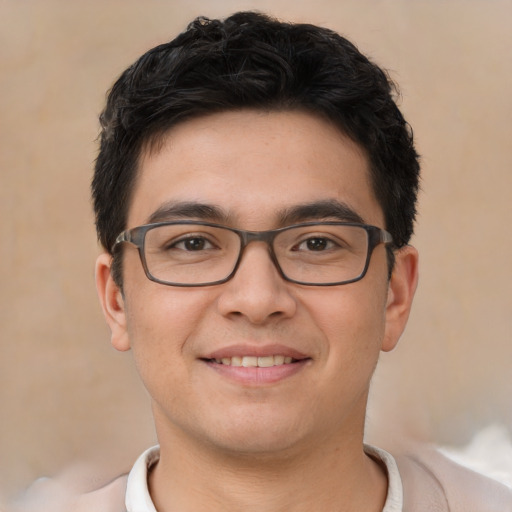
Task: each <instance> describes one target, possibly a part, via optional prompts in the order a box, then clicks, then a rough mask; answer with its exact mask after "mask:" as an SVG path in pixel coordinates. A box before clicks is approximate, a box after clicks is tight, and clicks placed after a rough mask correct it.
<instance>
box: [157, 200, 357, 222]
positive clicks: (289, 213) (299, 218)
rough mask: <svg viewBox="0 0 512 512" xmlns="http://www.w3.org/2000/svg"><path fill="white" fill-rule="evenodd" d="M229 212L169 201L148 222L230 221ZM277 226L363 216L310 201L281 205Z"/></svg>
mask: <svg viewBox="0 0 512 512" xmlns="http://www.w3.org/2000/svg"><path fill="white" fill-rule="evenodd" d="M232 217H233V216H232V215H230V214H228V213H227V212H226V211H225V210H224V209H223V208H221V207H220V206H218V205H214V204H207V203H198V202H194V201H185V202H175V201H169V202H167V203H164V204H163V205H161V206H160V207H159V208H158V209H157V210H155V211H154V212H153V213H152V214H151V215H150V216H149V218H148V221H147V222H148V224H153V223H157V222H167V221H171V220H175V219H199V220H204V221H210V222H216V223H219V224H225V225H230V219H232ZM277 219H278V225H279V226H289V225H291V224H297V223H300V222H306V221H313V220H321V219H324V220H328V219H330V220H333V219H334V220H338V221H342V222H354V223H357V224H364V220H363V218H362V217H361V216H360V215H359V214H358V213H357V212H356V211H355V210H354V209H353V208H351V207H350V206H349V205H348V204H346V203H344V202H341V201H337V200H335V199H326V200H321V201H313V202H311V203H304V204H298V205H294V206H290V207H287V208H284V209H283V210H281V211H279V213H278V215H277Z"/></svg>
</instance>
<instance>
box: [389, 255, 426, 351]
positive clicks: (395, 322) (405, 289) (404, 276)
mask: <svg viewBox="0 0 512 512" xmlns="http://www.w3.org/2000/svg"><path fill="white" fill-rule="evenodd" d="M417 284H418V251H417V250H416V249H415V248H414V247H412V246H410V245H407V246H405V247H402V248H401V249H399V250H398V251H396V253H395V265H394V267H393V273H392V275H391V279H390V282H389V285H388V300H387V304H386V329H385V333H384V339H383V341H382V350H383V351H384V352H389V351H390V350H393V349H394V348H395V347H396V345H397V343H398V340H399V339H400V336H401V335H402V333H403V331H404V329H405V326H406V324H407V320H408V318H409V313H410V311H411V306H412V300H413V298H414V293H415V292H416V286H417Z"/></svg>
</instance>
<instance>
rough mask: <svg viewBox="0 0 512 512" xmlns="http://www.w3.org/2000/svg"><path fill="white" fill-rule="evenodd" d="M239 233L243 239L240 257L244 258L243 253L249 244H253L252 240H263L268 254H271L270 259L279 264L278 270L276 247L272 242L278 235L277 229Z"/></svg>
mask: <svg viewBox="0 0 512 512" xmlns="http://www.w3.org/2000/svg"><path fill="white" fill-rule="evenodd" d="M238 234H239V236H240V240H241V246H240V256H239V259H240V260H241V259H242V256H243V253H244V251H245V249H246V248H247V246H248V245H249V244H251V243H252V242H261V243H262V244H264V245H266V249H267V254H268V255H269V257H270V259H271V260H272V263H273V264H274V265H275V266H277V268H278V270H280V268H279V264H278V262H277V259H276V255H275V253H274V248H273V247H272V242H273V240H274V238H275V237H276V234H277V233H276V232H275V231H242V230H241V231H238Z"/></svg>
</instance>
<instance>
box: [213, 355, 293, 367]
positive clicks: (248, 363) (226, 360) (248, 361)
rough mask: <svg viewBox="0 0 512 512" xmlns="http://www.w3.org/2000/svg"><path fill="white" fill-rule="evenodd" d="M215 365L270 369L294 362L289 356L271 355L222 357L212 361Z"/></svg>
mask: <svg viewBox="0 0 512 512" xmlns="http://www.w3.org/2000/svg"><path fill="white" fill-rule="evenodd" d="M212 361H215V362H216V363H217V364H222V365H225V366H242V367H244V368H256V367H258V368H270V367H271V366H281V365H283V364H291V363H293V362H294V361H296V360H294V359H293V358H292V357H290V356H282V355H275V356H274V355H271V356H260V357H256V356H241V357H240V356H234V357H223V358H221V359H213V360H212Z"/></svg>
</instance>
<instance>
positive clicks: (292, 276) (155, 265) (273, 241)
mask: <svg viewBox="0 0 512 512" xmlns="http://www.w3.org/2000/svg"><path fill="white" fill-rule="evenodd" d="M392 241H393V239H392V237H391V235H390V234H389V233H388V232H387V231H385V230H383V229H380V228H378V227H375V226H368V225H365V224H354V223H347V222H307V223H303V224H296V225H293V226H287V227H284V228H280V229H273V230H270V231H244V230H241V229H234V228H229V227H226V226H221V225H218V224H213V223H209V222H202V221H173V222H159V223H156V224H146V225H144V226H139V227H136V228H133V229H127V230H126V231H123V232H122V233H121V234H120V235H119V236H118V237H117V239H116V241H115V243H114V246H113V248H112V253H114V250H115V248H116V247H117V246H118V245H119V244H121V243H123V242H128V243H131V244H133V245H135V246H136V247H137V248H138V250H139V255H140V259H141V262H142V266H143V267H144V271H145V273H146V276H147V277H148V279H150V280H151V281H155V282H157V283H161V284H165V285H169V286H211V285H216V284H221V283H225V282H226V281H228V280H229V279H231V278H232V277H233V276H234V275H235V272H236V270H237V268H238V266H239V265H240V261H241V259H242V256H243V252H244V250H245V248H246V247H247V245H248V244H250V243H252V242H263V243H266V244H267V245H268V250H269V255H270V258H271V259H272V261H273V263H274V265H275V266H276V268H277V269H278V271H279V273H280V274H281V276H282V277H283V278H284V279H286V280H287V281H291V282H292V283H297V284H302V285H308V286H335V285H341V284H347V283H353V282H355V281H359V280H360V279H362V278H363V277H364V275H365V274H366V271H367V269H368V265H369V263H370V258H371V255H372V252H373V249H375V247H376V246H377V245H379V244H385V245H388V244H391V243H392Z"/></svg>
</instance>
